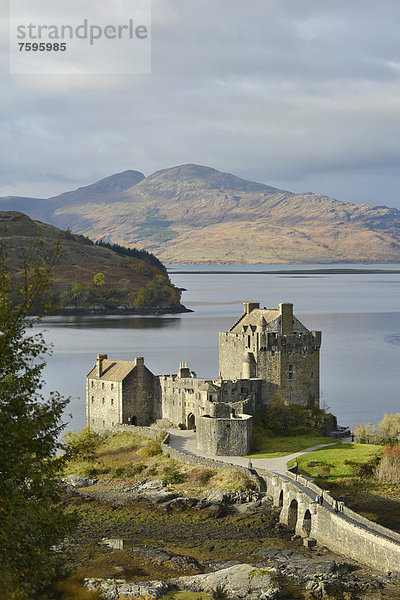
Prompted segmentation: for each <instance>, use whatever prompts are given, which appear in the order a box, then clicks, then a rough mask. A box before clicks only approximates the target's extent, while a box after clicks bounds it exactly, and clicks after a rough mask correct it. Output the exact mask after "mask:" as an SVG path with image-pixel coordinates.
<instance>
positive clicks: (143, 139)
mask: <svg viewBox="0 0 400 600" xmlns="http://www.w3.org/2000/svg"><path fill="white" fill-rule="evenodd" d="M88 1H89V4H90V5H92V6H93V10H95V8H96V7H97V9H98V7H99V5H100V4H101V1H104V0H85V2H86V4H87V3H88ZM107 1H108V2H110V1H111V0H107ZM132 2H134V0H132ZM3 11H4V3H3ZM1 16H2V19H1V30H0V34H1V42H0V51H1V55H0V71H1V72H0V74H1V79H0V81H1V84H0V142H1V143H0V195H22V196H38V197H49V196H53V195H56V194H58V193H61V192H64V191H67V190H70V189H75V188H77V187H78V186H82V185H87V184H90V183H92V182H94V181H96V180H98V179H101V178H103V177H106V176H108V175H111V174H113V173H116V172H120V171H123V170H125V169H134V170H138V171H142V172H143V173H144V174H145V175H149V174H151V173H152V172H154V171H157V170H159V169H164V168H167V167H172V166H175V165H179V164H185V163H198V164H203V165H208V166H210V167H214V168H216V169H219V170H221V171H227V172H230V173H234V174H235V175H238V176H240V177H243V178H246V179H253V180H257V181H260V182H263V183H266V184H269V185H272V186H275V187H279V188H282V189H286V190H290V191H295V192H310V191H312V192H316V193H322V194H326V195H328V196H332V197H335V198H337V199H339V200H343V201H349V202H357V203H358V202H361V203H369V204H385V205H388V206H395V207H398V208H400V191H399V189H400V186H399V178H400V173H399V159H400V82H399V75H400V35H399V24H400V3H399V1H398V0H379V2H378V1H377V0H301V1H299V0H249V1H248V2H243V0H240V1H239V0H201V2H199V0H196V1H194V0H153V1H152V55H151V58H152V71H151V74H148V75H114V74H112V75H86V76H83V75H46V76H40V75H10V72H9V53H8V38H7V32H8V15H7V14H6V13H5V12H3V13H2V15H1Z"/></svg>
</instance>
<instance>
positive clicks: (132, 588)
mask: <svg viewBox="0 0 400 600" xmlns="http://www.w3.org/2000/svg"><path fill="white" fill-rule="evenodd" d="M84 583H85V587H87V589H89V590H91V591H99V592H100V593H101V595H102V598H104V600H118V598H119V597H120V596H124V597H125V598H132V599H134V598H140V597H141V598H143V597H144V598H147V597H148V598H149V600H150V598H151V599H154V600H156V599H157V598H161V596H163V595H164V594H165V593H166V592H167V591H168V585H167V584H166V583H163V582H161V581H148V582H145V583H126V582H125V581H123V580H115V579H85V582H84Z"/></svg>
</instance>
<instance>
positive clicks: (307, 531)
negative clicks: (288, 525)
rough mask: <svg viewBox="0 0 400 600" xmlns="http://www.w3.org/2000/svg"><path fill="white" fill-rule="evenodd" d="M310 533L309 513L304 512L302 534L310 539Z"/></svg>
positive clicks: (307, 511)
mask: <svg viewBox="0 0 400 600" xmlns="http://www.w3.org/2000/svg"><path fill="white" fill-rule="evenodd" d="M310 533H311V512H310V511H309V510H308V508H307V510H306V512H305V513H304V517H303V525H302V534H303V536H304V537H310Z"/></svg>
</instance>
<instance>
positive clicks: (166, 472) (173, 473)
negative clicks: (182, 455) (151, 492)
mask: <svg viewBox="0 0 400 600" xmlns="http://www.w3.org/2000/svg"><path fill="white" fill-rule="evenodd" d="M163 479H164V481H165V483H167V484H168V483H171V484H176V483H183V482H184V481H185V475H184V473H182V472H181V471H180V469H179V467H178V465H177V464H176V463H175V462H171V463H170V464H168V465H166V466H165V467H164V469H163Z"/></svg>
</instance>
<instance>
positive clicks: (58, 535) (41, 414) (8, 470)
mask: <svg viewBox="0 0 400 600" xmlns="http://www.w3.org/2000/svg"><path fill="white" fill-rule="evenodd" d="M41 249H42V246H41V242H40V240H39V241H36V242H35V247H33V248H30V249H28V251H27V254H26V258H25V259H24V260H23V261H22V271H21V272H22V276H21V277H20V278H18V280H17V283H15V277H12V276H11V273H10V271H9V269H8V266H7V253H6V250H5V248H4V246H2V245H1V243H0V290H1V292H0V332H1V334H0V582H1V586H2V587H1V591H0V598H1V600H3V598H4V599H5V598H7V600H39V599H40V600H44V599H46V598H49V597H51V596H50V591H49V590H50V587H51V584H52V582H53V581H54V579H55V578H56V576H57V574H58V573H59V571H60V569H61V566H62V560H63V559H62V555H61V554H60V553H59V552H56V550H55V549H54V547H55V546H56V545H57V544H60V542H61V541H62V540H63V539H64V537H65V535H66V533H67V531H68V527H69V521H68V519H67V518H66V517H64V516H63V512H62V506H61V489H60V482H59V479H58V478H57V471H58V470H59V468H60V466H61V461H63V460H64V458H57V457H56V455H57V452H58V450H59V449H60V447H61V444H60V443H59V442H58V439H59V435H60V433H61V431H62V429H63V427H64V425H63V424H62V422H61V419H62V414H63V411H64V409H65V406H66V404H67V402H68V401H67V400H66V399H64V398H62V397H61V396H60V395H59V394H58V393H52V394H50V396H49V397H48V398H47V399H45V398H44V396H43V395H42V393H41V389H42V386H43V381H42V370H43V367H44V364H45V363H44V360H43V356H44V354H45V353H48V351H49V348H48V346H47V344H46V343H45V341H44V339H43V337H42V335H41V334H40V333H35V330H34V329H33V328H34V326H35V325H36V324H37V323H38V322H39V320H40V317H34V318H32V317H30V316H29V315H30V314H31V313H32V310H33V309H35V312H36V311H37V310H38V307H39V309H40V310H41V311H42V312H46V311H47V310H48V309H50V304H49V302H48V297H47V295H46V291H47V290H48V289H49V283H50V271H51V267H52V260H57V256H58V253H59V252H58V249H57V248H56V250H55V252H54V257H53V259H52V260H51V261H50V262H46V261H44V260H42V259H40V258H39V257H40V255H41V251H40V250H41ZM2 594H3V595H2Z"/></svg>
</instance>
